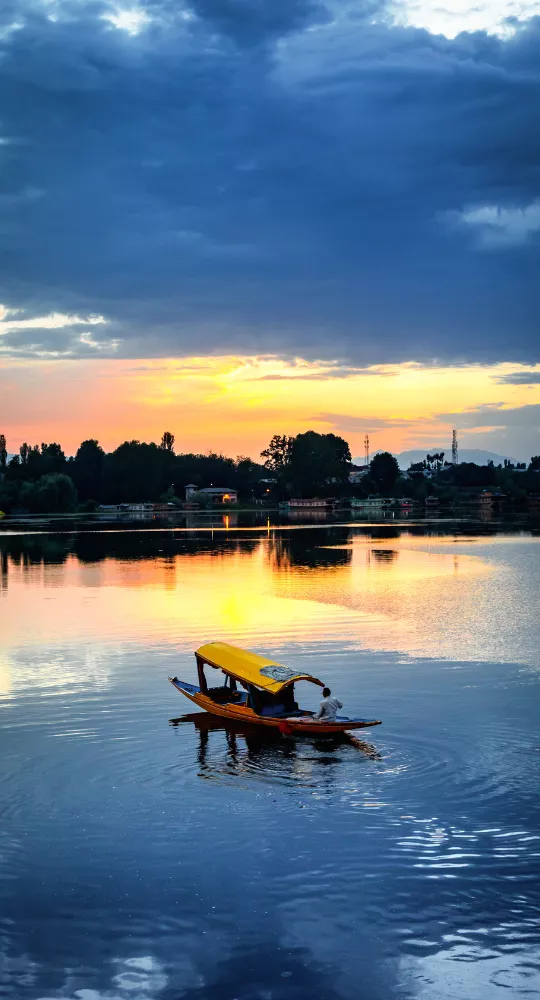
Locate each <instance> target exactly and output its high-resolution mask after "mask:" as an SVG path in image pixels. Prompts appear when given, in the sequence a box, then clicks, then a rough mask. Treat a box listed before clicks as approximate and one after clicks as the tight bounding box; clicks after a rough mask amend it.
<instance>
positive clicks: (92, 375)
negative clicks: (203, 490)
mask: <svg viewBox="0 0 540 1000" xmlns="http://www.w3.org/2000/svg"><path fill="white" fill-rule="evenodd" d="M0 75H1V80H0V253H1V261H0V303H1V304H2V305H0V431H3V432H4V433H5V434H6V436H7V438H8V447H9V450H10V451H15V450H16V449H17V448H18V446H19V444H20V443H21V442H22V440H30V441H31V442H34V441H41V440H52V439H55V440H59V441H61V442H62V443H63V444H64V446H65V447H66V450H67V451H71V450H73V448H75V447H76V446H77V444H78V443H79V441H80V440H81V439H82V438H83V437H89V436H92V437H96V436H97V437H99V439H100V440H101V442H102V443H103V445H104V446H105V447H108V448H109V447H113V446H115V445H116V444H118V443H119V442H120V441H121V440H123V439H125V438H126V437H129V438H132V437H139V438H141V439H146V440H149V439H155V438H156V437H158V436H159V435H160V434H161V432H162V430H164V429H165V428H167V429H170V430H172V431H173V432H174V433H175V435H176V438H177V443H178V447H179V448H181V449H198V450H199V449H200V450H207V449H208V448H211V447H212V448H216V449H224V450H225V451H227V452H228V453H232V454H236V453H251V454H252V455H253V456H254V457H256V455H257V452H258V451H259V450H260V449H261V448H262V447H264V446H265V444H266V442H267V440H268V438H269V437H270V436H271V435H272V434H273V433H276V432H279V433H283V432H288V433H295V432H297V431H300V430H305V429H307V428H308V427H313V428H315V429H318V430H333V431H335V432H338V433H342V434H344V436H346V437H347V438H348V440H349V441H350V443H351V447H352V449H353V452H355V453H361V451H362V441H363V435H364V433H365V432H368V433H369V434H370V435H371V440H372V446H373V447H374V448H382V447H388V448H390V449H392V450H395V451H398V450H401V449H404V448H410V447H417V446H418V447H423V446H424V445H425V446H426V447H430V446H433V445H444V444H448V446H449V443H450V437H451V429H452V427H457V428H458V429H459V432H460V441H461V443H462V445H463V446H467V447H480V448H488V449H490V450H493V451H497V452H502V453H503V454H506V453H508V454H512V455H515V456H516V457H518V458H528V457H529V456H530V455H531V454H538V453H539V452H540V330H539V315H540V308H539V307H540V280H539V278H540V267H539V264H540V128H539V121H540V0H485V2H482V0H480V2H476V0H452V2H450V0H448V6H447V7H445V0H395V2H390V0H388V2H385V0H186V2H183V0H146V2H141V3H140V4H139V5H131V4H130V3H126V5H125V6H122V5H121V4H120V5H119V4H116V3H113V2H108V0H7V2H6V0H4V3H3V5H2V7H1V11H0Z"/></svg>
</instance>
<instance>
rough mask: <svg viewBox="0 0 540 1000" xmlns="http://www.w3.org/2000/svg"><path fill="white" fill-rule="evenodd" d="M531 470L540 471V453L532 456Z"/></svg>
mask: <svg viewBox="0 0 540 1000" xmlns="http://www.w3.org/2000/svg"><path fill="white" fill-rule="evenodd" d="M529 472H540V455H533V457H532V458H531V461H530V463H529Z"/></svg>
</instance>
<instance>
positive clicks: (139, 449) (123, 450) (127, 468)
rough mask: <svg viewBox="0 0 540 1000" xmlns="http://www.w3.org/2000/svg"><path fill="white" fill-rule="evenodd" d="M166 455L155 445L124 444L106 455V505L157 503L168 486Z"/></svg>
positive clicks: (129, 442)
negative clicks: (165, 464)
mask: <svg viewBox="0 0 540 1000" xmlns="http://www.w3.org/2000/svg"><path fill="white" fill-rule="evenodd" d="M166 454H167V453H166V452H164V451H163V450H162V449H161V448H159V447H158V446H157V444H154V443H152V444H146V443H145V442H141V441H124V443H123V444H121V445H120V447H119V448H116V449H115V451H113V452H111V453H110V454H109V455H106V456H105V460H104V463H103V494H104V498H105V499H106V501H107V502H108V503H121V502H122V501H124V502H125V501H133V502H135V503H141V502H144V501H146V500H152V499H155V500H157V499H158V498H159V496H160V495H161V493H162V492H164V490H166V489H167V487H168V486H169V485H170V484H169V483H167V482H166V477H165V469H164V460H165V458H166Z"/></svg>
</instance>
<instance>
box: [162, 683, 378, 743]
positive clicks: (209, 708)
mask: <svg viewBox="0 0 540 1000" xmlns="http://www.w3.org/2000/svg"><path fill="white" fill-rule="evenodd" d="M169 681H170V682H171V684H172V685H173V687H175V688H176V690H177V691H179V692H180V694H183V695H185V697H186V698H188V699H189V701H192V702H193V703H194V704H195V705H198V706H199V708H203V709H204V710H205V711H206V712H210V713H211V714H212V715H219V716H220V717H221V718H222V719H231V720H233V721H234V722H241V723H244V724H245V725H253V726H265V727H266V728H270V729H280V730H281V731H282V732H286V733H290V734H291V735H292V734H293V733H295V734H296V733H304V734H306V735H309V736H318V737H319V736H335V735H336V733H345V732H348V731H349V730H351V729H367V728H369V727H370V726H380V725H381V721H380V719H344V718H339V717H338V718H337V719H336V720H335V721H334V722H319V721H318V720H316V719H311V718H310V717H306V716H271V715H257V713H256V712H254V711H253V709H252V708H250V707H249V706H248V705H245V704H239V705H235V704H233V703H231V702H227V703H225V704H219V703H218V702H215V701H214V700H213V699H212V698H210V697H209V696H208V695H205V694H203V692H202V691H201V689H200V688H199V687H196V686H195V684H189V683H188V682H187V681H179V680H178V678H177V677H169Z"/></svg>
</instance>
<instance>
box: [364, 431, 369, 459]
mask: <svg viewBox="0 0 540 1000" xmlns="http://www.w3.org/2000/svg"><path fill="white" fill-rule="evenodd" d="M364 463H365V465H369V434H366V436H365V437H364Z"/></svg>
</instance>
